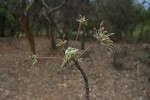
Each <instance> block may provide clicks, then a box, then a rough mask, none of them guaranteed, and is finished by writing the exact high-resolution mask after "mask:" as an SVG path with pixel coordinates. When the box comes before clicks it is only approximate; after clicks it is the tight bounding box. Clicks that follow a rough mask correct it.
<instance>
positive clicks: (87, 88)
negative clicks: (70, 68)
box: [74, 60, 90, 100]
mask: <svg viewBox="0 0 150 100" xmlns="http://www.w3.org/2000/svg"><path fill="white" fill-rule="evenodd" d="M74 64H75V66H76V68H77V69H78V70H79V71H80V73H81V75H82V77H83V79H84V82H85V89H86V94H85V97H86V100H90V95H89V83H88V78H87V75H86V74H85V72H84V70H83V69H82V68H81V66H80V65H79V63H78V61H76V60H74Z"/></svg>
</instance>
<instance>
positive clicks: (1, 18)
mask: <svg viewBox="0 0 150 100" xmlns="http://www.w3.org/2000/svg"><path fill="white" fill-rule="evenodd" d="M5 19H6V18H5V15H0V37H4V36H5Z"/></svg>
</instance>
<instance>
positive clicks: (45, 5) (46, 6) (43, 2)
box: [42, 0, 49, 9]
mask: <svg viewBox="0 0 150 100" xmlns="http://www.w3.org/2000/svg"><path fill="white" fill-rule="evenodd" d="M42 4H43V5H44V7H45V8H46V9H48V8H49V6H48V5H47V4H46V2H45V1H44V0H42Z"/></svg>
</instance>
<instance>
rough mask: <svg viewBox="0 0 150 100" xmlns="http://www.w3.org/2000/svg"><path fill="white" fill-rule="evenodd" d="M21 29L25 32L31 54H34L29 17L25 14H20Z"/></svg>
mask: <svg viewBox="0 0 150 100" xmlns="http://www.w3.org/2000/svg"><path fill="white" fill-rule="evenodd" d="M20 24H21V28H22V31H23V32H24V33H25V34H26V36H27V38H28V41H29V44H30V50H31V52H32V53H33V54H35V43H34V39H33V35H32V32H31V29H30V26H29V18H28V16H27V15H22V16H21V20H20Z"/></svg>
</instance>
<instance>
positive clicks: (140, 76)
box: [0, 38, 150, 100]
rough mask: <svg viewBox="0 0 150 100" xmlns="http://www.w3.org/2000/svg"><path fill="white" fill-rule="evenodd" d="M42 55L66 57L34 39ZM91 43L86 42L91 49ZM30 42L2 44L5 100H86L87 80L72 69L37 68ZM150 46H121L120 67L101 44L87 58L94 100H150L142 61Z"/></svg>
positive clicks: (44, 64) (1, 96) (53, 64)
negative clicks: (33, 60) (29, 48)
mask: <svg viewBox="0 0 150 100" xmlns="http://www.w3.org/2000/svg"><path fill="white" fill-rule="evenodd" d="M35 43H36V51H37V55H38V56H62V55H61V53H60V52H61V50H60V49H57V50H56V51H54V50H52V49H51V48H50V40H48V39H47V38H35ZM88 45H90V43H86V47H87V46H88ZM28 46H29V45H28V41H27V39H25V38H19V39H13V38H1V39H0V100H85V95H84V94H85V90H84V81H83V79H82V76H81V75H80V73H79V71H78V70H77V69H76V67H75V66H73V65H72V64H70V65H67V66H66V67H65V68H60V65H61V60H59V59H40V60H38V63H37V64H36V65H35V66H32V63H31V60H30V59H29V50H28ZM148 48H150V45H149V44H139V45H137V44H123V43H122V44H116V51H117V53H118V54H117V62H116V67H115V66H114V65H113V55H112V53H111V52H108V51H106V50H105V48H103V47H102V46H99V44H96V45H95V46H94V47H93V48H92V49H91V50H89V51H88V52H87V53H86V54H85V58H84V59H83V62H81V63H80V64H81V66H82V68H83V69H84V70H85V72H86V74H87V76H88V78H89V85H90V98H91V100H150V92H149V90H150V82H149V81H148V77H149V76H150V67H149V66H148V65H147V64H146V63H143V62H141V61H142V60H141V59H142V58H143V57H144V55H145V53H146V52H147V51H146V50H147V49H148Z"/></svg>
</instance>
